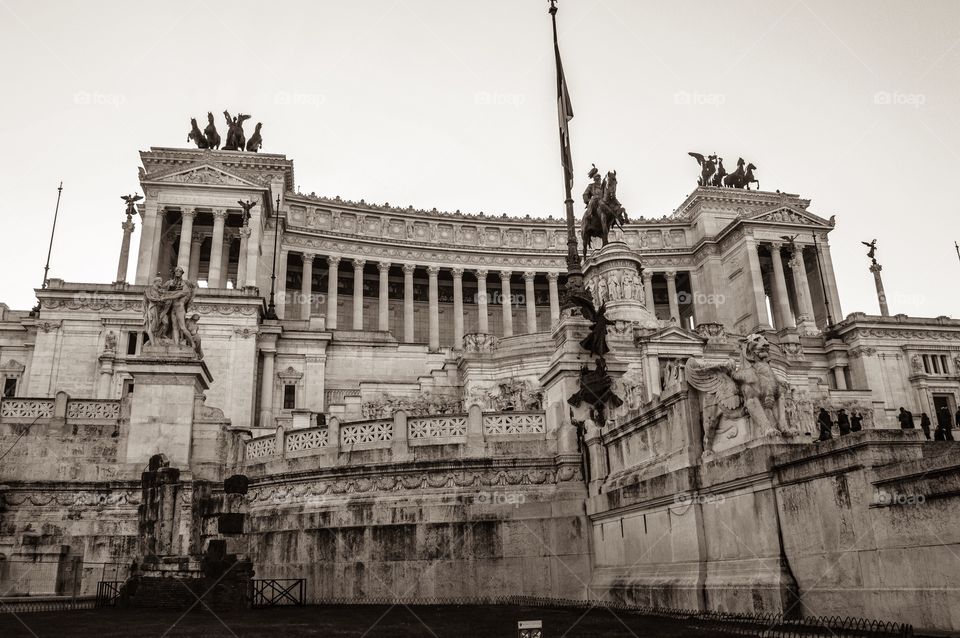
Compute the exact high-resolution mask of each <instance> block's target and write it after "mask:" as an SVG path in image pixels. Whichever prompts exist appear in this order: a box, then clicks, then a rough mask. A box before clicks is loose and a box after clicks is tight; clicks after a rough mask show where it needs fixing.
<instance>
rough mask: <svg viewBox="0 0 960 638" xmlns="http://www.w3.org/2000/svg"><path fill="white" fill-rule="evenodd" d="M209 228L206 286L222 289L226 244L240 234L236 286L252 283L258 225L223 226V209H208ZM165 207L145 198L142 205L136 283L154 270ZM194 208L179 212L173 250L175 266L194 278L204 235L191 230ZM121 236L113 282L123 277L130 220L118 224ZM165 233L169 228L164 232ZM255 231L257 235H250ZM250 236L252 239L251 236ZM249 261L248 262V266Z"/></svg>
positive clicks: (127, 252)
mask: <svg viewBox="0 0 960 638" xmlns="http://www.w3.org/2000/svg"><path fill="white" fill-rule="evenodd" d="M212 215H213V230H212V232H211V246H210V261H209V268H208V274H207V285H208V287H210V288H224V287H226V283H227V269H228V266H229V258H230V244H231V243H232V241H233V239H235V238H236V237H237V236H239V237H240V255H239V260H238V262H237V282H236V283H237V287H238V288H239V287H244V286H256V285H257V282H256V272H257V268H256V261H257V257H258V255H259V249H258V247H257V243H256V242H257V241H259V239H258V237H259V232H257V231H258V230H259V228H258V226H256V225H251V224H250V223H249V222H247V223H245V224H244V226H243V227H241V228H240V229H239V231H233V230H230V229H227V226H226V222H227V217H228V215H229V212H228V211H227V209H225V208H215V209H213V211H212ZM165 216H166V210H165V209H164V208H163V207H160V206H158V205H157V204H156V202H151V201H148V202H146V203H145V205H144V207H143V226H142V229H141V237H140V249H139V257H138V265H137V278H136V281H137V283H140V284H145V283H148V281H149V280H150V279H151V278H152V277H153V276H155V275H156V274H161V276H163V275H164V274H165V273H158V271H159V269H160V266H161V264H160V257H161V253H162V252H163V250H162V242H163V235H164V234H165V233H164V232H163V231H164V229H163V225H164V223H163V222H164V219H165ZM196 216H197V209H196V208H191V207H184V208H182V209H181V211H180V217H181V221H180V239H179V250H178V253H177V264H176V265H177V267H179V268H182V269H183V271H184V273H187V277H188V278H189V279H192V280H194V281H196V280H197V279H198V278H199V271H200V247H201V245H202V243H203V239H204V237H205V235H203V234H202V233H199V232H194V222H195V220H196ZM122 227H123V231H124V236H123V243H122V244H121V249H120V262H119V264H118V266H117V281H123V280H125V279H126V270H127V263H128V260H129V252H130V234H131V233H132V232H133V223H132V221H131V220H130V219H129V218H128V219H127V221H126V222H124V223H123V224H122ZM168 232H169V231H168ZM255 232H256V234H257V237H256V238H254V233H255ZM252 238H253V239H252ZM251 264H252V265H251ZM248 275H249V276H248Z"/></svg>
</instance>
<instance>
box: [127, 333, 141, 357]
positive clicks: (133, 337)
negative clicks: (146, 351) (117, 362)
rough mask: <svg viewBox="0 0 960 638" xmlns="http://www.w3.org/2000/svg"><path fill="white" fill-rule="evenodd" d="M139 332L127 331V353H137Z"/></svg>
mask: <svg viewBox="0 0 960 638" xmlns="http://www.w3.org/2000/svg"><path fill="white" fill-rule="evenodd" d="M138 334H139V333H137V332H128V333H127V354H137V335H138Z"/></svg>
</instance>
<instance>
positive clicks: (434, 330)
mask: <svg viewBox="0 0 960 638" xmlns="http://www.w3.org/2000/svg"><path fill="white" fill-rule="evenodd" d="M439 274H440V268H439V266H427V276H428V278H429V282H430V283H429V298H430V339H429V346H430V349H431V350H434V351H436V350H439V349H440V291H439V289H438V283H437V276H438V275H439Z"/></svg>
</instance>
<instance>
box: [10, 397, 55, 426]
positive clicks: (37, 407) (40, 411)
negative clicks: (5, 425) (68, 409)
mask: <svg viewBox="0 0 960 638" xmlns="http://www.w3.org/2000/svg"><path fill="white" fill-rule="evenodd" d="M53 406H54V400H53V399H18V398H7V399H3V400H2V401H0V418H2V419H4V420H10V421H32V420H33V419H51V418H53Z"/></svg>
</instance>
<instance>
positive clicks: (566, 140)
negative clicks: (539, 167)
mask: <svg viewBox="0 0 960 638" xmlns="http://www.w3.org/2000/svg"><path fill="white" fill-rule="evenodd" d="M553 51H554V55H555V56H556V59H557V115H558V117H559V120H560V162H561V164H562V165H563V174H564V177H565V178H566V180H567V182H566V185H567V188H569V189H571V190H572V189H573V156H572V153H571V151H570V128H569V127H568V126H567V123H568V122H569V121H570V120H572V119H573V104H571V103H570V92H569V91H568V90H567V79H566V78H565V77H564V75H563V62H561V61H560V45H559V44H558V43H557V28H556V24H554V28H553Z"/></svg>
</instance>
